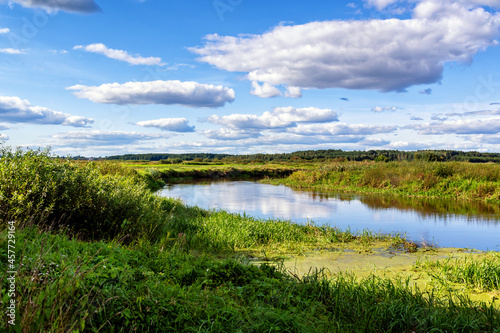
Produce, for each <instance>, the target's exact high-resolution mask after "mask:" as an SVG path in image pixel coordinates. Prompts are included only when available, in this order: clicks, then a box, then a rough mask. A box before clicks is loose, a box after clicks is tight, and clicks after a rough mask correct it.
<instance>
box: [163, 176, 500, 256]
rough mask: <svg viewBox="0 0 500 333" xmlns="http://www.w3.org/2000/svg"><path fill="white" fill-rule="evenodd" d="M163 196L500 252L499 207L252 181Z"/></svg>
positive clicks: (186, 187) (190, 187)
mask: <svg viewBox="0 0 500 333" xmlns="http://www.w3.org/2000/svg"><path fill="white" fill-rule="evenodd" d="M161 195H164V196H169V197H177V198H180V199H181V200H183V201H184V202H186V203H187V204H188V205H196V206H200V207H203V208H207V209H214V208H215V209H224V210H228V211H232V212H239V213H243V212H245V213H247V214H248V215H251V216H255V217H261V218H274V219H286V220H292V221H295V222H297V223H307V222H310V221H314V222H315V223H316V224H319V225H323V224H327V225H331V226H337V227H340V228H342V229H346V228H351V230H354V231H356V230H358V231H360V230H364V229H370V230H373V231H376V232H379V231H380V232H383V233H402V234H404V233H405V234H406V235H407V236H408V237H409V238H411V239H413V240H415V241H425V242H428V243H434V244H436V245H439V246H446V247H468V248H476V249H481V250H487V249H490V250H500V247H499V245H500V223H499V222H500V206H499V205H489V204H485V203H482V202H457V201H452V200H436V199H415V198H402V199H396V198H390V197H381V196H358V195H349V194H334V193H324V192H308V191H296V190H292V189H291V188H288V187H285V186H273V185H267V184H259V183H256V182H249V181H238V182H216V183H199V184H176V185H171V186H168V187H166V188H165V189H164V190H163V191H162V192H161Z"/></svg>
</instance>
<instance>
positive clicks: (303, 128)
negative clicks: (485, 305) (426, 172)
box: [0, 0, 500, 157]
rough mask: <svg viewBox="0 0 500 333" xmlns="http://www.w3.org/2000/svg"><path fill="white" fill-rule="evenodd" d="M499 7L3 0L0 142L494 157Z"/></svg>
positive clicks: (499, 144)
mask: <svg viewBox="0 0 500 333" xmlns="http://www.w3.org/2000/svg"><path fill="white" fill-rule="evenodd" d="M499 39H500V0H455V1H453V0H439V1H438V0H361V1H352V0H350V1H349V0H348V1H315V2H305V1H295V0H287V1H281V0H275V1H262V0H251V1H250V0H205V1H202V0H197V1H194V0H169V1H164V0H120V1H117V0H108V1H103V0H71V1H70V0H0V142H4V144H5V145H7V146H11V147H16V146H22V147H30V148H36V147H42V148H45V147H51V150H52V152H53V153H55V154H58V155H71V156H87V157H99V156H103V157H104V156H110V155H122V154H129V153H190V152H204V153H230V154H253V153H282V152H293V151H298V150H317V149H342V150H379V149H393V150H406V151H408V150H422V149H452V150H463V151H480V152H500V63H499V60H500V47H499V46H498V43H499Z"/></svg>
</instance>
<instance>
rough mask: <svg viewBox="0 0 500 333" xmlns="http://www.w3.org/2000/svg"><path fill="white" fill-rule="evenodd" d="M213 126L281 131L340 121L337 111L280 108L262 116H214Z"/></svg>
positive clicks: (211, 119)
mask: <svg viewBox="0 0 500 333" xmlns="http://www.w3.org/2000/svg"><path fill="white" fill-rule="evenodd" d="M207 120H208V121H209V122H210V123H212V124H217V125H222V126H224V127H228V128H231V129H261V130H264V129H279V128H286V127H291V126H296V125H297V123H310V122H315V123H321V122H330V121H338V116H337V113H336V112H335V111H332V110H330V109H319V108H315V107H309V108H294V107H291V106H289V107H278V108H274V110H273V111H272V112H269V111H266V112H264V113H263V114H262V116H257V115H252V114H232V115H228V116H222V117H220V116H217V115H213V116H210V117H208V118H207Z"/></svg>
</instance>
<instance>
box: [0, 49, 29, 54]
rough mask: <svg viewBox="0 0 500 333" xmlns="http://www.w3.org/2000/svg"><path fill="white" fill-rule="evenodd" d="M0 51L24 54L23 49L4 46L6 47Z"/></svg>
mask: <svg viewBox="0 0 500 333" xmlns="http://www.w3.org/2000/svg"><path fill="white" fill-rule="evenodd" d="M0 53H6V54H26V52H24V51H23V50H19V49H13V48H10V47H9V48H6V49H0Z"/></svg>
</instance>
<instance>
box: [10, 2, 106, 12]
mask: <svg viewBox="0 0 500 333" xmlns="http://www.w3.org/2000/svg"><path fill="white" fill-rule="evenodd" d="M1 2H9V3H17V4H19V5H21V6H23V7H25V8H42V9H44V10H45V11H47V12H53V11H58V10H62V11H66V12H74V13H82V14H87V13H93V12H97V11H100V10H101V8H99V6H98V5H97V4H96V3H95V1H94V0H71V1H69V0H2V1H1Z"/></svg>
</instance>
